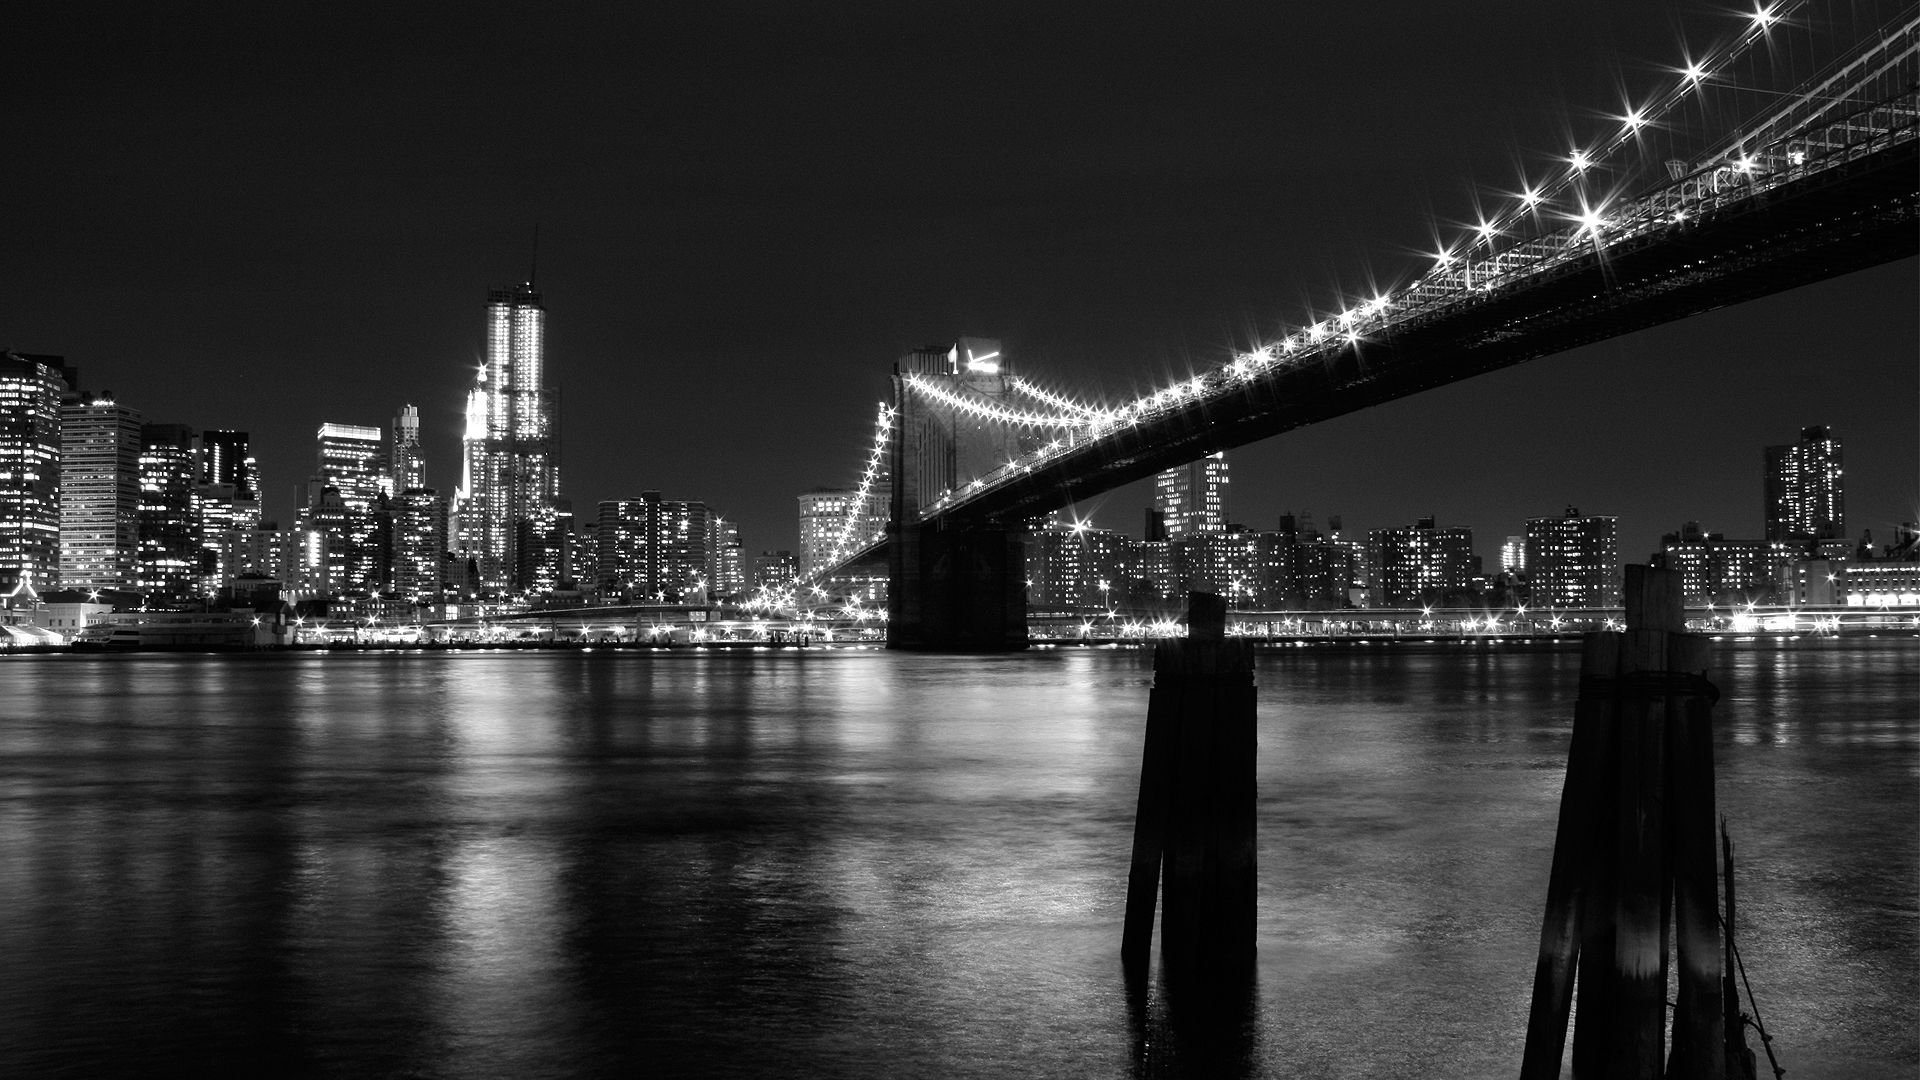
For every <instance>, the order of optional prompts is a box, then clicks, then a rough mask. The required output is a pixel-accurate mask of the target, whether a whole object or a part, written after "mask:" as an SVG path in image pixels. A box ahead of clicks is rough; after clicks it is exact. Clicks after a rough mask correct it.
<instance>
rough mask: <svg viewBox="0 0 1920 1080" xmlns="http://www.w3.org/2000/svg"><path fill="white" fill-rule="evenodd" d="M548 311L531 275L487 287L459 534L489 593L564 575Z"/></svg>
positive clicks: (535, 588)
mask: <svg viewBox="0 0 1920 1080" xmlns="http://www.w3.org/2000/svg"><path fill="white" fill-rule="evenodd" d="M546 319H547V314H546V308H545V306H544V304H543V302H542V299H541V295H540V294H539V293H538V292H536V291H534V288H533V285H532V283H531V282H528V283H526V284H521V285H515V286H512V287H509V288H500V289H492V290H489V291H488V293H487V343H486V359H485V361H484V362H483V363H482V364H481V366H480V370H479V373H478V382H477V384H476V385H475V386H474V388H473V390H472V392H471V393H470V394H469V395H468V400H467V433H466V439H465V445H464V454H463V457H464V468H465V474H466V475H465V483H464V484H463V485H462V486H461V489H460V492H459V498H458V502H459V504H460V508H459V515H460V537H461V543H462V546H463V547H464V548H465V549H466V551H467V553H468V555H469V557H470V558H472V559H473V561H474V563H475V565H476V566H477V567H478V568H479V573H480V580H481V584H482V586H483V587H484V588H485V589H486V590H488V591H492V592H510V593H535V592H546V591H548V590H551V589H553V588H554V587H555V586H556V585H557V584H559V580H560V577H561V574H562V569H563V568H562V566H561V562H562V561H563V552H564V549H565V546H566V544H565V538H564V537H563V536H561V535H560V529H561V521H560V514H559V510H560V506H559V504H560V439H559V424H558V422H557V418H556V412H557V408H556V406H557V399H556V395H555V394H554V392H553V390H552V389H551V388H550V387H549V386H548V384H547V364H546Z"/></svg>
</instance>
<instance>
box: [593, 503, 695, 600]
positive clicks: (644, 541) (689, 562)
mask: <svg viewBox="0 0 1920 1080" xmlns="http://www.w3.org/2000/svg"><path fill="white" fill-rule="evenodd" d="M712 520H713V515H712V512H711V511H710V510H709V509H708V508H707V504H706V503H703V502H697V501H676V500H667V499H662V498H661V497H660V493H659V492H657V491H643V492H641V493H640V497H639V498H638V499H607V500H603V501H602V502H601V503H600V515H599V524H598V525H597V530H598V535H597V536H596V538H595V539H596V544H595V549H596V550H595V560H594V563H595V572H594V581H595V584H596V586H597V587H598V589H599V591H600V594H601V596H603V597H612V596H624V597H627V598H629V599H630V600H632V601H634V602H636V603H648V602H651V603H681V602H691V601H693V600H696V599H701V598H704V594H710V593H711V591H712V589H713V586H714V581H715V578H716V576H717V574H716V571H717V569H718V568H717V567H716V565H715V559H714V552H713V550H712V549H711V547H710V546H709V541H710V538H711V537H712V536H713V535H714V529H713V526H712Z"/></svg>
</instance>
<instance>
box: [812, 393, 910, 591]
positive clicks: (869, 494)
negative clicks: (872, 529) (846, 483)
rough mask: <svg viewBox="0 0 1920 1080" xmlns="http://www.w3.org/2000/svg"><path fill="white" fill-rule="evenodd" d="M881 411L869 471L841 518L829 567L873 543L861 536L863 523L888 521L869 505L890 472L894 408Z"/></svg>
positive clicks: (882, 405) (869, 454)
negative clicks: (889, 441)
mask: <svg viewBox="0 0 1920 1080" xmlns="http://www.w3.org/2000/svg"><path fill="white" fill-rule="evenodd" d="M879 410H880V411H879V412H878V413H876V414H875V415H874V421H873V426H874V433H873V447H872V449H870V450H869V451H868V452H867V465H866V468H865V469H864V470H863V471H862V472H861V473H860V483H859V484H858V485H857V486H856V487H855V488H854V491H853V497H852V498H850V499H848V500H847V514H846V517H844V518H842V519H841V522H840V529H839V531H838V533H837V534H836V535H835V537H834V541H833V548H832V550H831V551H830V552H829V553H828V555H827V558H826V563H825V565H826V566H827V567H834V566H838V565H840V563H841V561H842V560H844V559H845V558H846V557H847V556H848V555H851V554H853V553H854V552H856V551H858V550H860V549H861V548H863V547H865V546H867V545H868V544H869V543H871V542H872V541H873V540H874V539H875V537H874V536H872V535H861V534H860V531H859V530H860V523H861V522H862V521H871V520H873V519H874V518H875V517H879V518H880V520H882V521H884V520H886V519H885V517H884V516H883V515H875V514H872V513H870V512H869V509H868V502H869V500H871V499H873V498H874V497H875V495H874V484H875V483H876V482H877V481H878V480H879V478H880V474H881V473H883V472H885V471H886V461H887V442H888V440H889V438H890V437H891V436H892V434H893V417H894V408H893V406H891V405H889V404H887V403H886V402H884V401H883V402H881V403H880V406H879Z"/></svg>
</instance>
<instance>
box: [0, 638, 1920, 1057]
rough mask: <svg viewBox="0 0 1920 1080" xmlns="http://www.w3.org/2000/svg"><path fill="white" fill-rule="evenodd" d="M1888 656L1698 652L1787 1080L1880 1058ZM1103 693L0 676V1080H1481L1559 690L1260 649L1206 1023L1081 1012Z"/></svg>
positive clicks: (1540, 874)
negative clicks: (1710, 691)
mask: <svg viewBox="0 0 1920 1080" xmlns="http://www.w3.org/2000/svg"><path fill="white" fill-rule="evenodd" d="M1917 659H1920V651H1917V650H1916V647H1915V642H1914V641H1913V640H1912V639H1906V640H1884V639H1883V640H1860V641H1851V640H1850V641H1845V642H1829V643H1824V644H1819V645H1814V646H1804V647H1800V648H1793V649H1779V648H1775V647H1771V646H1764V645H1746V646H1734V645H1722V646H1720V648H1719V652H1718V654H1717V661H1718V666H1719V670H1718V672H1717V676H1716V681H1718V682H1719V684H1720V686H1721V690H1722V698H1721V701H1720V704H1719V706H1718V707H1717V709H1716V713H1715V722H1716V726H1717V727H1718V729H1719V735H1718V745H1717V750H1716V752H1717V754H1718V762H1719V770H1720V771H1719V777H1720V779H1719V783H1720V788H1719V797H1720V806H1721V809H1722V811H1723V812H1724V813H1725V814H1727V816H1728V817H1729V818H1730V819H1731V822H1732V827H1733V830H1734V836H1735V840H1736V843H1737V844H1738V847H1739V855H1740V857H1741V875H1742V878H1741V883H1740V890H1741V893H1740V897H1741V914H1742V921H1743V923H1744V924H1745V926H1746V935H1745V937H1744V939H1743V949H1744V951H1745V953H1746V957H1747V963H1748V967H1749V972H1750V974H1751V976H1752V978H1753V982H1754V989H1755V991H1756V993H1757V994H1758V995H1759V1004H1760V1008H1761V1015H1762V1017H1763V1019H1764V1020H1765V1021H1766V1023H1767V1025H1768V1028H1769V1029H1770V1030H1771V1031H1772V1032H1773V1033H1774V1035H1775V1038H1776V1040H1777V1042H1776V1045H1777V1046H1778V1047H1779V1050H1780V1052H1781V1055H1782V1063H1783V1064H1784V1065H1786V1066H1787V1067H1788V1068H1789V1070H1791V1075H1792V1076H1793V1077H1794V1078H1795V1080H1818V1078H1821V1077H1831V1078H1835V1080H1840V1078H1874V1077H1903V1078H1904V1077H1911V1076H1913V1075H1914V1073H1915V1070H1916V1067H1920V1035H1916V1030H1917V1029H1920V1004H1917V1003H1920V985H1917V983H1920V910H1917V901H1916V897H1917V896H1920V882H1917V877H1916V875H1917V873H1920V871H1917V869H1916V865H1917V862H1920V858H1917V851H1916V821H1920V663H1917V662H1916V661H1917ZM1150 663H1151V661H1150V658H1147V657H1144V656H1142V655H1140V654H1135V653H1126V652H1098V651H1095V652H1088V651H1069V652H1058V653H1037V654H1030V655H1023V656H1014V657H984V658H983V657H975V658H953V657H926V656H912V655H898V654H889V653H884V652H826V651H818V650H816V651H809V652H804V653H796V652H786V653H746V654H707V653H690V652H684V651H683V652H674V653H658V654H652V653H624V652H623V653H609V652H604V651H602V652H595V653H588V654H582V653H549V652H542V653H507V652H474V653H452V654H448V653H438V654H411V653H385V654H322V655H246V656H215V655H207V656H158V655H155V656H144V655H138V656H110V657H88V656H38V657H9V658H5V659H0V1075H4V1076H62V1075H71V1076H101V1075H115V1074H150V1073H153V1072H156V1071H160V1070H161V1069H163V1068H168V1067H173V1068H190V1069H192V1070H193V1071H195V1072H198V1073H200V1074H202V1075H210V1076H213V1075H266V1074H269V1073H272V1074H279V1075H298V1074H319V1075H342V1076H345V1075H352V1076H364V1075H401V1076H422V1077H437V1076H446V1077H496V1076H498V1077H509V1076H510V1077H540V1076H599V1075H633V1074H636V1073H650V1074H652V1075H662V1076H672V1075H688V1076H766V1075H780V1076H853V1077H879V1076H900V1075H907V1076H939V1077H945V1076H980V1077H987V1076H994V1077H998V1076H1010V1075H1022V1076H1024V1075H1046V1076H1088V1077H1107V1076H1125V1075H1168V1076H1182V1075H1201V1074H1220V1073H1229V1074H1230V1073H1236V1072H1237V1073H1244V1074H1246V1075H1259V1076H1311V1077H1355V1078H1360V1077H1365V1078H1382V1077H1426V1076H1465V1077H1476V1076H1493V1077H1500V1076H1511V1075H1514V1074H1515V1073H1516V1071H1517V1069H1518V1064H1519V1060H1520V1049H1521V1041H1522V1036H1523V1033H1524V1028H1525V1017H1526V1008H1527V1002H1528V996H1529V993H1530V990H1531V980H1532V974H1533V966H1534V957H1535V955H1536V953H1537V950H1538V944H1539V926H1540V917H1541V913H1542V909H1543V905H1544V900H1545V892H1546V877H1547V870H1548V865H1549V861H1550V858H1551V849H1552V837H1553V823H1554V819H1555V815H1556V814H1557V810H1558V805H1559V796H1560V786H1561V779H1562V769H1563V768H1564V765H1565V761H1566V751H1567V737H1568V728H1569V720H1570V718H1571V715H1572V697H1573V693H1574V684H1575V680H1576V676H1577V673H1578V663H1579V661H1578V655H1577V653H1576V652H1574V651H1532V652H1520V651H1512V650H1506V651H1476V650H1469V649H1465V648H1450V647H1445V646H1436V647H1430V648H1421V647H1409V646H1402V647H1396V648H1371V649H1368V648H1350V649H1341V650H1335V649H1313V650H1307V649H1296V650H1290V651H1285V652H1282V653H1278V654H1273V655H1263V656H1262V657H1261V658H1260V660H1259V667H1258V682H1259V685H1260V695H1261V700H1260V709H1261V714H1260V717H1261V718H1260V751H1259V752H1260V760H1259V771H1260V800H1261V801H1260V821H1259V839H1260V926H1259V949H1260V952H1259V968H1258V973H1257V978H1256V982H1255V986H1254V988H1253V991H1252V994H1251V997H1250V1000H1249V1003H1248V1005H1247V1008H1246V1011H1245V1014H1244V1015H1242V1016H1237V1017H1224V1018H1223V1017H1214V1016H1199V1017H1196V1016H1195V1015H1194V1014H1195V1010H1194V1009H1193V1008H1191V1007H1189V1008H1188V1009H1187V1010H1186V1011H1185V1012H1183V1011H1182V1003H1181V1001H1180V999H1179V998H1178V996H1177V995H1171V996H1170V995H1169V994H1168V993H1167V991H1166V990H1165V988H1164V987H1162V986H1161V985H1160V984H1159V983H1158V982H1157V980H1156V981H1154V982H1152V983H1150V984H1149V985H1148V986H1147V987H1146V988H1144V989H1137V990H1136V991H1135V992H1133V993H1131V994H1130V993H1129V990H1128V987H1127V984H1126V982H1125V980H1124V979H1123V978H1122V977H1121V971H1120V964H1119V942H1120V925H1121V919H1122V910H1123V907H1124V903H1125V883H1126V874H1127V860H1128V857H1129V853H1130V844H1131V837H1132V828H1133V811H1134V799H1135V795H1136V792H1137V788H1138V779H1139V768H1140V750H1141V736H1142V731H1143V723H1144V717H1145V713H1146V701H1147V692H1148V688H1149V686H1150V684H1151V671H1150ZM1756 1046H1757V1041H1756ZM170 1071H171V1070H170Z"/></svg>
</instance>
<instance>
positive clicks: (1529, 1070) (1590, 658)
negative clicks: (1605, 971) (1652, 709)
mask: <svg viewBox="0 0 1920 1080" xmlns="http://www.w3.org/2000/svg"><path fill="white" fill-rule="evenodd" d="M1584 644H1585V647H1584V650H1583V652H1582V655H1581V660H1580V670H1581V672H1582V673H1583V674H1585V673H1589V672H1606V673H1608V674H1609V675H1611V674H1612V672H1613V670H1614V668H1615V666H1616V664H1617V663H1618V659H1619V652H1620V635H1618V634H1612V633H1604V634H1589V635H1587V638H1586V641H1585V643H1584ZM1611 707H1612V698H1611V697H1610V696H1609V695H1608V694H1606V693H1604V692H1595V691H1589V690H1583V691H1582V692H1581V694H1580V698H1579V700H1578V701H1577V702H1576V703H1575V705H1574V710H1573V740H1572V743H1571V745H1570V746H1569V747H1568V749H1567V779H1566V784H1565V786H1564V788H1563V789H1562V790H1561V793H1560V825H1559V828H1558V830H1557V831H1556V832H1555V834H1554V843H1553V870H1552V872H1551V875H1550V876H1549V878H1548V881H1547V913H1546V917H1545V918H1544V919H1542V920H1541V925H1540V960H1539V963H1538V964H1537V965H1536V966H1535V968H1534V973H1533V1004H1532V1007H1531V1009H1530V1010H1529V1012H1528V1017H1527V1043H1526V1051H1525V1057H1524V1059H1523V1060H1522V1061H1521V1064H1520V1077H1521V1080H1557V1078H1558V1077H1559V1075H1560V1058H1561V1056H1562V1055H1563V1054H1564V1053H1565V1051H1566V1038H1567V1015H1568V1012H1569V1010H1570V1009H1571V1007H1572V1005H1573V980H1574V971H1575V965H1576V964H1577V962H1578V960H1579V958H1580V928H1581V913H1582V912H1583V911H1584V910H1585V909H1586V907H1587V906H1588V905H1590V904H1591V903H1592V902H1593V901H1592V898H1591V896H1590V895H1589V894H1590V893H1591V892H1592V889H1593V886H1594V884H1595V882H1594V880H1593V879H1594V874H1593V872H1592V866H1593V863H1594V860H1595V859H1596V858H1598V857H1599V852H1598V851H1597V850H1596V845H1595V843H1594V839H1593V832H1594V810H1595V807H1596V806H1598V805H1599V804H1600V803H1601V796H1602V793H1603V791H1604V790H1605V784H1606V781H1607V779H1608V776H1609V774H1610V773H1611V771H1612V770H1611V768H1610V766H1611V762H1610V761H1608V756H1609V754H1610V752H1611V749H1612V746H1611V743H1610V742H1609V741H1608V739H1607V731H1606V726H1607V723H1608V721H1609V719H1610V717H1609V716H1608V713H1609V712H1610V711H1611ZM1585 1005H1586V1003H1585V1001H1584V1000H1583V1001H1582V1008H1583V1010H1584V1008H1585Z"/></svg>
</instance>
